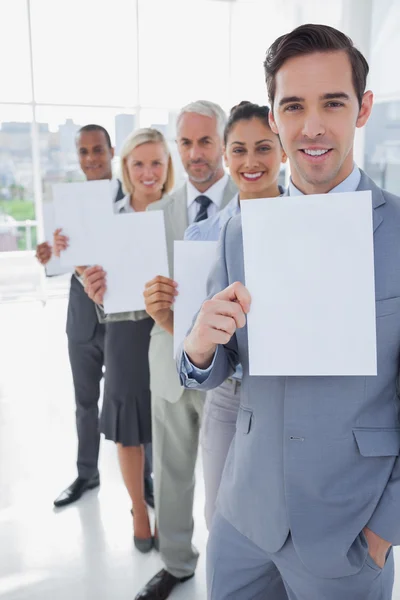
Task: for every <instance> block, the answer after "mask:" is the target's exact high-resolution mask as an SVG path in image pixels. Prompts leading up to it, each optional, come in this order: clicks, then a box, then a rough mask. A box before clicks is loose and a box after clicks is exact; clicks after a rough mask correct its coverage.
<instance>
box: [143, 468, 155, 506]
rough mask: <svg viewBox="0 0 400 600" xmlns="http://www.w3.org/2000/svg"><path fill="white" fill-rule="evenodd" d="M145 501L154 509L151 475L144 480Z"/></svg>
mask: <svg viewBox="0 0 400 600" xmlns="http://www.w3.org/2000/svg"><path fill="white" fill-rule="evenodd" d="M144 499H145V500H146V504H147V506H150V508H154V488H153V479H152V478H151V477H150V475H149V476H148V477H145V478H144Z"/></svg>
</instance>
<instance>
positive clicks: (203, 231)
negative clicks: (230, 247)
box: [184, 194, 240, 242]
mask: <svg viewBox="0 0 400 600" xmlns="http://www.w3.org/2000/svg"><path fill="white" fill-rule="evenodd" d="M239 213H240V205H239V194H236V195H235V196H233V198H232V200H231V201H230V202H229V204H227V205H226V206H225V208H223V209H222V210H220V211H219V212H218V213H217V214H216V215H213V216H212V217H209V218H208V219H205V220H204V221H200V222H199V223H192V225H189V227H188V228H187V229H186V231H185V237H184V239H185V240H190V241H191V242H216V241H218V238H219V234H220V232H221V229H222V228H223V226H224V225H225V223H226V222H227V221H229V219H230V218H231V217H234V216H235V215H237V214H239Z"/></svg>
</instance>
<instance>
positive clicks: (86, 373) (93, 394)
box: [68, 326, 104, 479]
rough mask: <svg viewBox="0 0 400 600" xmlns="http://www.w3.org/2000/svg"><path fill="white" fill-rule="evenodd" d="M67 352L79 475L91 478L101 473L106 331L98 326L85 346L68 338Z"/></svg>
mask: <svg viewBox="0 0 400 600" xmlns="http://www.w3.org/2000/svg"><path fill="white" fill-rule="evenodd" d="M68 352H69V360H70V363H71V369H72V379H73V382H74V389H75V403H76V429H77V434H78V458H77V467H78V475H79V477H82V478H84V479H89V478H90V477H93V476H94V475H96V474H97V473H98V468H97V462H98V458H99V444H100V431H99V397H100V381H101V378H102V377H103V364H104V328H103V327H102V326H99V327H97V328H96V331H95V335H94V337H93V338H92V339H91V340H90V341H89V342H86V343H83V344H82V343H77V342H75V341H73V340H72V339H71V338H68Z"/></svg>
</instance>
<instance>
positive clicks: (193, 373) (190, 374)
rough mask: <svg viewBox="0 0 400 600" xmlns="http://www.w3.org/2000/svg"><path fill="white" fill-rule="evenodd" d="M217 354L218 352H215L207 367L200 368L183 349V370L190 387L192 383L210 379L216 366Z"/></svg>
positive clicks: (195, 383) (193, 384)
mask: <svg viewBox="0 0 400 600" xmlns="http://www.w3.org/2000/svg"><path fill="white" fill-rule="evenodd" d="M216 355H217V353H215V354H214V358H213V361H212V363H211V365H210V366H209V367H208V368H207V369H199V368H198V367H195V366H194V365H193V364H192V363H191V362H190V360H189V357H188V355H187V354H186V352H185V351H183V357H182V371H183V373H184V375H185V377H186V383H187V385H188V386H189V387H191V384H192V386H195V385H197V384H199V383H200V384H201V383H204V382H205V381H206V379H208V377H209V375H210V373H211V371H212V368H213V366H214V363H215V357H216Z"/></svg>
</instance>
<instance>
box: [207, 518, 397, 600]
mask: <svg viewBox="0 0 400 600" xmlns="http://www.w3.org/2000/svg"><path fill="white" fill-rule="evenodd" d="M249 510H251V507H249ZM393 580H394V561H393V551H390V552H389V554H388V557H387V561H386V564H385V566H384V568H383V569H380V568H379V567H378V566H377V565H376V564H375V563H374V561H373V560H372V558H371V557H370V556H367V558H366V561H365V563H364V565H363V566H362V568H361V570H360V571H359V572H358V573H357V574H356V575H351V576H347V577H338V578H335V579H327V578H323V577H317V576H316V575H313V574H312V573H311V572H310V571H309V570H308V569H306V568H305V567H304V566H303V564H302V562H301V561H300V559H299V557H298V555H297V553H296V550H295V548H294V545H293V542H292V538H291V537H290V536H289V537H288V539H287V541H286V543H285V545H284V546H283V548H281V550H279V551H278V552H275V553H273V554H268V553H266V552H264V551H263V550H261V548H259V547H258V546H256V545H255V544H254V543H253V542H251V541H250V540H249V539H248V538H247V537H245V536H244V535H242V534H241V533H239V532H238V531H237V529H235V528H234V527H233V526H232V525H231V524H230V523H228V521H226V520H225V519H224V518H223V517H222V516H221V514H220V513H219V512H218V511H217V512H216V513H215V516H214V520H213V524H212V528H211V533H210V537H209V541H208V548H207V589H208V599H209V600H250V598H251V600H265V599H266V598H268V600H390V599H391V598H392V589H393Z"/></svg>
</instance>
